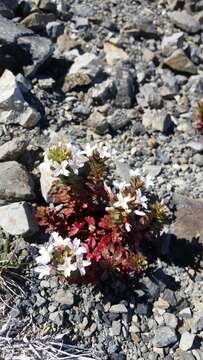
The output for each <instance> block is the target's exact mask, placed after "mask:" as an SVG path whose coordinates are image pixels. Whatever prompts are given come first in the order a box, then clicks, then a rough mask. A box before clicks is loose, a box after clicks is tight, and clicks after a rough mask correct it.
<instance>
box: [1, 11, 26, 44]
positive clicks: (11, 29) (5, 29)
mask: <svg viewBox="0 0 203 360" xmlns="http://www.w3.org/2000/svg"><path fill="white" fill-rule="evenodd" d="M26 35H32V31H31V30H29V29H27V28H26V27H25V26H23V25H21V24H17V23H14V22H13V21H10V20H8V19H6V18H4V17H3V16H1V15H0V44H12V43H15V42H16V40H17V39H18V38H20V37H22V36H26Z"/></svg>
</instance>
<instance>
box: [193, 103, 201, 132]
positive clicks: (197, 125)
mask: <svg viewBox="0 0 203 360" xmlns="http://www.w3.org/2000/svg"><path fill="white" fill-rule="evenodd" d="M196 119H197V120H196V124H195V127H196V129H197V130H198V132H199V133H200V134H203V100H200V101H199V102H198V105H197V111H196Z"/></svg>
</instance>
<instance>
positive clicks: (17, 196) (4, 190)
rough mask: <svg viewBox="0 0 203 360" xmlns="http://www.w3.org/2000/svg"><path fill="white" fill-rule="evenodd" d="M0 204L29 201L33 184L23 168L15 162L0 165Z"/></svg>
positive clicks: (32, 191)
mask: <svg viewBox="0 0 203 360" xmlns="http://www.w3.org/2000/svg"><path fill="white" fill-rule="evenodd" d="M0 174H1V176H0V202H4V203H5V202H10V201H18V200H31V199H33V198H34V197H35V193H34V183H33V181H32V178H31V177H30V175H29V174H28V173H27V171H26V170H25V169H24V167H23V166H22V165H21V164H19V163H17V162H16V161H7V162H3V163H0Z"/></svg>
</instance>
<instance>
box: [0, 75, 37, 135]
mask: <svg viewBox="0 0 203 360" xmlns="http://www.w3.org/2000/svg"><path fill="white" fill-rule="evenodd" d="M40 117H41V116H40V114H39V113H38V112H37V111H36V110H35V109H34V108H33V107H31V106H29V104H28V103H27V102H26V101H25V100H24V97H23V94H22V93H21V90H20V87H19V85H18V83H17V81H16V78H15V76H14V75H13V74H12V72H11V71H9V70H5V71H4V73H3V75H2V76H1V78H0V123H3V124H19V125H22V126H23V127H25V128H32V127H34V126H35V125H36V124H37V123H38V121H39V119H40Z"/></svg>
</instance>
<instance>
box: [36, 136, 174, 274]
mask: <svg viewBox="0 0 203 360" xmlns="http://www.w3.org/2000/svg"><path fill="white" fill-rule="evenodd" d="M114 155H115V153H114V152H113V151H110V149H109V148H108V147H107V146H104V145H102V144H100V143H99V144H95V145H93V146H90V145H89V144H87V145H86V147H85V149H83V150H80V149H77V148H76V147H75V146H72V145H71V144H62V143H59V144H57V145H55V146H53V147H51V148H50V149H48V151H46V153H45V155H44V162H43V164H41V168H40V169H41V171H43V169H44V168H48V169H49V171H50V172H51V174H52V176H53V178H54V186H53V189H52V200H51V201H52V203H50V204H48V206H38V207H37V212H36V216H37V219H38V223H39V225H40V226H41V227H42V228H44V230H45V232H46V233H48V234H50V235H51V236H50V241H49V244H48V245H47V247H46V248H45V247H42V248H41V249H40V256H39V257H38V258H37V262H38V267H37V268H36V271H37V272H38V273H39V277H40V278H42V277H43V276H46V275H50V274H52V273H54V274H58V275H59V276H62V277H64V278H71V279H72V278H75V277H76V278H77V277H78V276H79V277H80V276H81V275H82V276H83V275H85V274H86V276H87V277H89V278H91V279H92V278H93V276H92V275H93V274H96V273H98V271H104V269H105V270H106V269H108V270H111V271H116V272H119V273H129V274H131V273H139V272H140V271H143V270H145V269H146V267H147V264H148V261H149V259H150V257H151V251H152V250H151V248H152V246H153V240H154V239H155V238H156V237H157V235H158V234H159V232H160V230H161V229H162V228H163V225H164V223H165V222H166V221H167V217H168V211H167V208H166V206H165V205H164V204H163V202H162V201H159V200H157V198H155V197H154V196H152V195H151V190H152V188H153V181H152V178H151V177H150V176H146V177H144V176H142V175H141V174H140V171H138V170H132V169H129V168H128V167H125V168H124V171H123V173H122V172H121V173H120V174H119V176H118V178H119V180H113V179H112V176H111V173H112V163H114V162H113V161H112V160H113V159H114Z"/></svg>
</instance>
